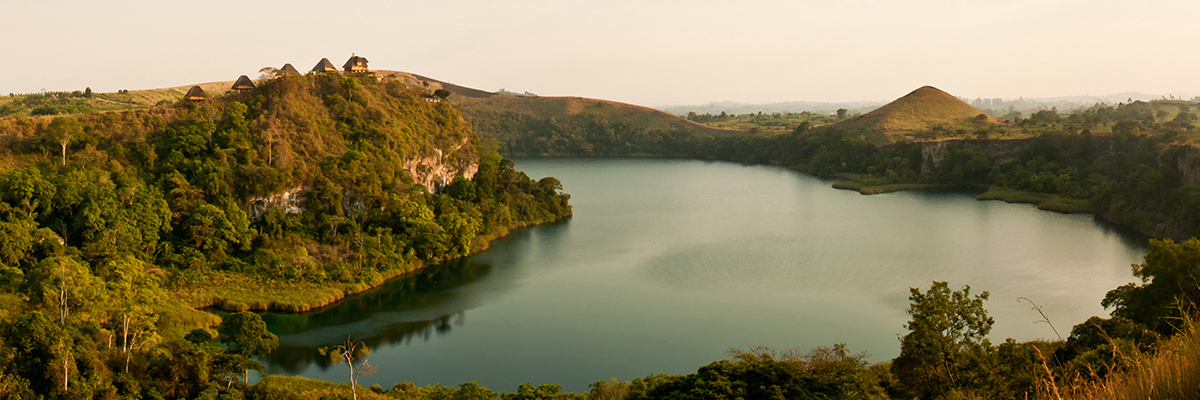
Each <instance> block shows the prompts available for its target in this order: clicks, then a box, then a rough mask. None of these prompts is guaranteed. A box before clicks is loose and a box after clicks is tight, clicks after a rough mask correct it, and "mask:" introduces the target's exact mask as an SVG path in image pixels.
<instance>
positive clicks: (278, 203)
mask: <svg viewBox="0 0 1200 400" xmlns="http://www.w3.org/2000/svg"><path fill="white" fill-rule="evenodd" d="M310 189H312V188H310V187H306V186H296V187H294V188H291V189H288V190H285V191H283V192H282V193H275V194H270V195H266V196H256V197H251V198H250V212H249V213H248V214H249V215H248V217H249V218H250V220H251V221H257V220H259V219H260V218H262V216H263V214H265V213H266V212H267V210H270V209H272V208H280V209H283V211H284V212H286V213H288V214H299V213H302V212H304V200H305V194H306V193H308V191H309V190H310Z"/></svg>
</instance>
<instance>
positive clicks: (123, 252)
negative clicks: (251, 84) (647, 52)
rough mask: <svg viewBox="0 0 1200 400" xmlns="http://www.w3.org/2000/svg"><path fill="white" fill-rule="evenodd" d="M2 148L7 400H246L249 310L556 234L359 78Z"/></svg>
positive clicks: (267, 336) (24, 137) (266, 344)
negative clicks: (537, 231) (506, 240)
mask: <svg viewBox="0 0 1200 400" xmlns="http://www.w3.org/2000/svg"><path fill="white" fill-rule="evenodd" d="M87 95H90V93H88V94H85V95H84V96H87ZM35 114H36V113H35ZM0 132H2V135H0V139H2V140H0V159H2V160H3V163H2V166H0V304H3V306H2V307H0V331H2V332H3V334H0V337H2V338H3V340H2V341H0V397H4V398H37V397H39V396H41V397H45V398H67V399H77V398H197V397H199V398H217V397H218V396H220V397H221V398H229V396H233V398H239V397H241V394H240V393H241V392H242V391H244V390H245V388H246V386H245V381H246V379H245V378H246V377H247V376H248V375H247V371H248V370H249V369H253V368H255V367H257V366H258V365H259V364H258V363H257V362H256V361H254V359H253V357H255V356H261V355H264V354H265V353H268V352H270V351H271V349H272V348H273V347H274V346H275V344H274V343H275V341H274V336H273V335H272V334H271V333H269V332H266V330H265V325H264V324H263V323H262V321H261V319H260V318H259V317H258V316H257V314H253V313H248V312H244V310H248V309H261V310H265V309H277V310H283V311H298V310H304V309H308V308H313V307H317V306H321V305H324V304H327V303H329V302H331V301H335V300H337V299H339V298H341V297H343V296H345V295H346V294H347V293H353V292H357V291H361V290H363V289H365V288H368V287H371V286H374V285H377V284H379V283H381V282H382V281H383V280H384V279H386V278H389V277H392V276H396V275H399V274H402V273H405V272H408V271H412V270H414V269H417V268H420V267H422V266H425V265H429V264H433V263H437V262H440V261H443V260H447V259H451V258H456V257H461V256H465V255H467V254H470V253H472V252H475V251H478V250H480V249H481V248H483V247H484V246H486V244H487V242H488V241H489V240H491V239H493V238H495V237H498V236H500V235H503V234H505V233H506V232H507V231H508V230H509V229H513V228H516V227H521V226H528V225H533V224H539V223H544V222H549V221H554V220H557V219H561V218H564V217H566V216H569V215H570V214H571V208H570V206H569V205H568V203H567V201H568V199H569V196H568V195H566V194H565V193H562V185H561V184H560V183H559V182H558V181H557V180H555V179H554V178H550V177H548V178H544V179H541V180H539V181H535V180H532V179H530V178H529V177H527V176H525V174H523V173H520V172H518V171H516V170H514V169H513V163H512V161H509V160H506V159H504V158H502V157H500V156H499V155H498V154H496V153H495V152H494V151H490V152H481V151H480V150H478V148H477V147H476V141H477V139H476V138H475V134H474V132H473V131H472V130H471V128H470V126H469V124H467V123H466V121H464V120H463V119H462V118H461V117H460V116H459V115H458V113H457V111H456V110H455V109H454V108H453V107H452V106H450V105H449V104H446V103H433V102H428V101H426V100H425V99H424V93H423V89H414V88H408V87H406V86H404V85H403V84H402V83H399V82H395V81H387V80H384V81H379V80H377V79H376V78H374V77H371V76H369V75H365V74H347V75H339V74H329V75H314V76H282V77H276V78H273V79H269V80H266V81H264V82H262V83H261V84H260V86H259V87H258V88H256V89H254V90H251V91H248V92H243V93H230V94H227V95H224V96H219V97H216V98H212V99H209V100H204V101H198V102H191V101H180V102H177V103H171V104H164V105H160V106H157V107H154V108H150V109H145V110H137V111H123V112H106V113H82V114H72V115H65V116H54V117H44V116H31V117H10V118H4V119H0ZM464 176H465V177H464ZM423 183H424V184H423ZM210 305H216V306H220V307H222V308H224V309H226V310H230V311H243V312H239V313H235V314H232V315H231V316H229V317H227V318H225V320H224V322H223V323H222V322H221V318H219V317H216V316H215V315H213V314H209V313H206V312H201V311H197V310H195V308H197V307H203V306H210ZM218 323H220V329H219V330H214V329H209V328H208V327H211V326H215V325H216V324H218ZM237 381H241V382H242V384H241V385H239V386H233V384H234V383H235V382H237Z"/></svg>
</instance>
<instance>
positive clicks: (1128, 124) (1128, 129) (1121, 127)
mask: <svg viewBox="0 0 1200 400" xmlns="http://www.w3.org/2000/svg"><path fill="white" fill-rule="evenodd" d="M1141 130H1142V123H1141V122H1139V121H1138V120H1135V119H1123V120H1120V121H1117V123H1116V124H1113V127H1112V131H1113V132H1114V133H1123V134H1126V135H1132V134H1135V133H1138V132H1140V131H1141Z"/></svg>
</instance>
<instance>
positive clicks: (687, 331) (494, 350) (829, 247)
mask: <svg viewBox="0 0 1200 400" xmlns="http://www.w3.org/2000/svg"><path fill="white" fill-rule="evenodd" d="M516 166H517V168H518V169H520V170H522V171H525V172H526V173H527V174H528V175H529V176H531V177H534V178H535V179H536V178H541V177H544V176H554V177H557V178H558V179H559V180H561V181H562V183H563V186H564V188H565V190H566V191H567V192H568V193H570V194H571V204H572V205H573V207H574V210H575V216H574V217H572V218H570V219H568V220H566V221H563V222H559V223H555V224H551V225H546V226H540V227H534V228H529V229H523V230H519V231H516V232H514V233H513V234H512V235H510V236H508V237H506V238H503V239H500V240H497V241H495V242H494V243H493V244H492V247H491V249H489V250H487V251H484V252H482V253H479V254H476V255H474V256H471V257H469V258H466V259H462V260H456V261H454V262H450V263H447V264H445V265H440V266H436V267H432V268H428V269H426V270H424V271H421V272H418V273H416V274H413V275H411V276H406V277H403V278H399V279H396V280H394V281H392V282H389V283H388V284H386V285H385V286H383V287H381V288H378V289H375V290H372V291H370V292H367V293H364V294H362V295H357V296H353V297H351V298H349V299H347V300H346V301H343V302H340V303H338V304H336V305H333V306H330V307H327V308H324V309H321V310H318V311H315V312H310V313H305V314H264V319H266V320H267V322H268V327H269V329H270V330H271V331H272V332H275V333H276V334H278V335H279V340H280V348H279V349H278V350H276V351H275V353H273V354H272V355H271V356H270V357H269V358H268V359H266V360H264V362H265V363H266V364H267V365H268V372H269V373H275V374H289V375H303V376H307V377H312V378H317V379H325V380H334V381H346V377H347V370H346V366H345V365H329V363H328V362H327V361H325V360H323V359H322V357H320V356H319V355H318V354H317V351H316V348H317V347H320V346H329V345H335V344H338V343H339V342H341V341H344V340H345V338H346V336H347V335H353V337H354V338H355V339H359V340H363V341H365V342H366V343H368V345H369V346H370V347H371V348H372V351H373V352H372V354H371V356H370V358H369V359H370V362H371V364H372V365H375V366H376V367H377V368H378V372H377V373H376V374H375V375H372V376H365V377H363V378H362V381H361V382H362V383H364V384H365V385H370V384H374V383H378V384H380V385H382V386H384V387H385V388H390V387H391V386H392V385H393V384H395V383H396V382H400V381H411V382H415V383H416V384H418V385H427V384H434V383H441V384H446V385H458V384H460V383H463V382H468V381H478V382H479V383H481V384H483V385H484V386H487V387H489V388H491V389H495V390H505V391H515V390H516V387H517V385H518V384H520V383H524V382H533V383H534V384H543V383H555V384H559V385H562V386H564V388H565V389H567V390H571V391H583V390H586V389H587V385H588V384H590V383H592V382H595V381H598V380H608V379H609V378H617V379H619V380H629V379H632V378H634V377H639V376H645V375H648V374H653V373H663V372H667V373H676V374H683V373H690V372H695V371H696V369H697V368H699V367H700V366H703V365H706V364H708V363H710V362H712V361H714V360H717V359H720V358H723V357H725V356H726V352H727V351H728V349H730V348H746V347H748V346H754V345H770V346H774V347H777V348H789V347H797V348H802V349H808V348H812V347H816V346H828V345H832V344H835V343H846V344H847V345H848V347H849V349H850V350H851V351H854V352H859V351H866V352H869V353H870V358H869V359H870V360H872V361H883V360H887V359H890V358H893V357H895V356H896V355H897V354H898V353H899V351H900V350H899V349H900V344H899V340H898V339H897V337H898V335H901V334H903V333H904V332H905V330H904V328H903V325H904V323H905V322H906V321H907V320H908V317H907V315H906V314H905V309H906V308H907V307H908V295H909V289H908V288H909V287H920V288H922V289H928V287H929V285H930V282H931V281H935V280H937V281H948V282H949V283H950V285H951V287H952V288H955V289H958V288H961V287H962V285H970V286H971V290H972V293H978V292H980V291H984V290H986V291H988V292H990V293H991V298H990V300H989V301H988V302H987V303H986V307H987V309H988V311H989V313H990V315H991V316H992V317H993V318H995V320H996V324H995V326H994V328H993V330H992V334H991V338H992V341H993V342H1001V341H1003V340H1004V338H1006V337H1012V338H1014V339H1017V340H1021V341H1024V340H1032V339H1039V338H1042V339H1055V338H1056V336H1055V334H1054V332H1053V331H1052V330H1051V327H1050V325H1048V324H1045V323H1037V322H1038V321H1039V320H1040V319H1041V317H1040V316H1039V315H1038V314H1037V313H1036V312H1035V311H1032V310H1031V309H1030V306H1029V305H1028V304H1026V303H1021V302H1018V300H1017V298H1018V297H1027V298H1029V299H1032V300H1033V301H1035V302H1037V303H1038V304H1039V305H1041V306H1042V307H1043V309H1044V311H1045V312H1046V314H1047V316H1048V317H1049V318H1050V320H1051V322H1053V323H1054V325H1055V327H1056V328H1057V330H1058V332H1059V333H1060V334H1062V335H1064V337H1065V336H1066V335H1067V334H1069V333H1070V329H1071V326H1072V325H1074V324H1077V323H1080V322H1082V321H1084V320H1085V319H1087V318H1088V317H1090V316H1093V315H1103V316H1107V315H1108V314H1107V312H1106V311H1105V310H1104V309H1103V308H1102V307H1100V300H1101V299H1102V298H1103V297H1104V294H1105V293H1106V292H1107V291H1108V290H1111V289H1113V288H1115V287H1117V286H1119V285H1121V284H1124V283H1127V282H1131V281H1132V280H1133V278H1132V276H1131V275H1130V267H1129V266H1130V264H1131V263H1137V262H1141V258H1142V256H1143V255H1145V252H1146V251H1147V247H1146V243H1145V242H1146V240H1145V239H1144V238H1141V237H1138V236H1137V235H1131V234H1128V233H1126V231H1124V230H1122V229H1119V228H1115V227H1113V226H1111V225H1108V224H1105V223H1102V222H1100V221H1097V220H1096V219H1095V218H1093V217H1092V216H1090V215H1064V214H1057V213H1051V212H1046V211H1039V210H1037V209H1036V208H1035V207H1033V206H1029V205H1018V204H1005V203H1003V202H996V201H986V202H984V201H975V200H974V198H973V193H969V192H962V191H925V192H898V193H890V194H883V195H875V196H863V195H860V194H858V193H857V192H850V191H843V190H835V189H832V188H830V184H831V181H829V180H823V179H818V178H814V177H811V176H808V175H805V174H801V173H797V172H794V171H790V170H787V169H783V168H778V167H770V166H743V165H739V164H733V163H725V162H704V161H692V160H647V159H518V160H517V164H516Z"/></svg>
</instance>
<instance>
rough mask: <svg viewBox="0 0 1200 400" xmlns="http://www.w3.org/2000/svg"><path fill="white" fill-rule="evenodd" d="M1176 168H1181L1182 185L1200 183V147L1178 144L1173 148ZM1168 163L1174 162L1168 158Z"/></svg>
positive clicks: (1172, 152) (1172, 153)
mask: <svg viewBox="0 0 1200 400" xmlns="http://www.w3.org/2000/svg"><path fill="white" fill-rule="evenodd" d="M1172 150H1173V151H1171V153H1170V154H1171V156H1172V158H1174V160H1173V164H1174V166H1175V169H1177V170H1179V183H1180V184H1181V185H1200V149H1197V148H1195V147H1191V146H1178V147H1175V148H1174V149H1172ZM1167 162H1168V163H1172V162H1171V160H1170V159H1167Z"/></svg>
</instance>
